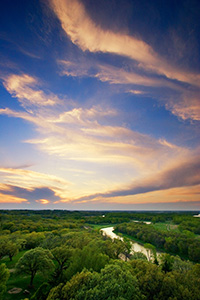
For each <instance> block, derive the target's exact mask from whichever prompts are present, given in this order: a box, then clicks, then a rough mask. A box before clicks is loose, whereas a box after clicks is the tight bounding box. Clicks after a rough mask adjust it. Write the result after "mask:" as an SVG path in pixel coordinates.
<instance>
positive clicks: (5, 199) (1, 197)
mask: <svg viewBox="0 0 200 300" xmlns="http://www.w3.org/2000/svg"><path fill="white" fill-rule="evenodd" d="M23 202H26V203H28V200H27V199H24V198H19V197H16V196H14V195H6V194H2V193H0V203H23Z"/></svg>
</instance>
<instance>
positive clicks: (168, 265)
mask: <svg viewBox="0 0 200 300" xmlns="http://www.w3.org/2000/svg"><path fill="white" fill-rule="evenodd" d="M160 261H161V267H162V270H163V271H164V272H165V273H167V272H170V271H172V269H173V264H174V257H173V256H171V255H169V254H167V253H164V254H162V255H161V256H160Z"/></svg>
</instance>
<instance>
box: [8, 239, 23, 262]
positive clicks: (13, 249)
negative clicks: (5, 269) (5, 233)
mask: <svg viewBox="0 0 200 300" xmlns="http://www.w3.org/2000/svg"><path fill="white" fill-rule="evenodd" d="M19 247H20V246H19V245H17V244H16V243H13V242H12V241H8V243H7V244H6V246H5V254H6V255H8V256H9V258H10V261H12V258H13V256H15V255H17V253H18V251H19Z"/></svg>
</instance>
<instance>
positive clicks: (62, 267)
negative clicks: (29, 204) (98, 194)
mask: <svg viewBox="0 0 200 300" xmlns="http://www.w3.org/2000/svg"><path fill="white" fill-rule="evenodd" d="M194 214H195V213H194V212H94V211H93V212H92V211H91V212H85V211H73V212H72V211H59V210H58V211H56V210H55V211H51V210H49V211H48V210H44V211H29V210H24V211H22V210H15V211H14V210H13V211H6V210H2V211H0V299H2V300H10V299H15V300H20V299H29V300H30V299H31V300H65V299H67V300H68V299H71V300H73V299H80V300H84V299H91V300H92V299H94V300H95V299H98V300H101V299H102V300H103V299H108V300H114V299H115V300H126V299H127V300H129V299H131V300H132V299H138V300H140V299H145V300H146V299H149V300H150V299H152V300H158V299H161V300H165V299H166V300H167V299H169V300H179V299H180V300H182V299H183V300H186V299H187V300H188V299H191V300H193V299H194V300H198V299H200V264H199V263H200V218H195V217H193V215H194ZM196 214H198V212H197V213H196ZM135 221H139V222H137V223H136V222H135ZM143 221H149V222H151V224H150V225H149V224H148V225H147V224H145V223H143ZM109 226H114V228H115V232H117V233H118V234H121V235H122V237H123V238H124V240H123V241H121V240H119V239H114V240H111V239H110V238H109V237H106V236H103V235H102V233H101V231H100V228H103V227H109ZM131 240H133V241H134V240H137V241H138V242H140V243H142V244H143V245H144V246H145V248H146V249H147V255H144V254H143V253H139V252H131V243H130V241H131ZM157 250H158V251H160V252H162V253H161V254H160V255H157V252H156V251H157Z"/></svg>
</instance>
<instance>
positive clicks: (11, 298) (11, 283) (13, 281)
mask: <svg viewBox="0 0 200 300" xmlns="http://www.w3.org/2000/svg"><path fill="white" fill-rule="evenodd" d="M29 282H30V276H24V275H17V276H16V274H14V273H11V275H10V278H9V279H8V282H7V293H6V294H5V295H4V297H5V300H21V299H25V298H29V299H30V297H31V296H32V295H33V294H34V293H35V291H36V290H37V289H38V288H39V286H40V285H41V284H42V283H43V282H44V277H43V276H42V275H41V274H38V275H36V276H35V278H34V281H33V284H34V288H29ZM14 287H17V288H21V289H22V291H21V292H20V293H19V294H9V293H8V291H9V290H11V289H12V288H14ZM24 290H28V291H29V292H30V293H31V294H30V295H24V294H23V291H24Z"/></svg>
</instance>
